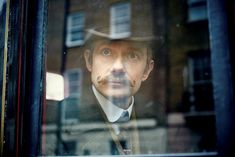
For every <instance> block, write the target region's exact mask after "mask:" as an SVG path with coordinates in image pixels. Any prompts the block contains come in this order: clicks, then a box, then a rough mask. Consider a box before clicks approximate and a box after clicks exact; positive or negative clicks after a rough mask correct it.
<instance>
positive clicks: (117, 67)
mask: <svg viewBox="0 0 235 157" xmlns="http://www.w3.org/2000/svg"><path fill="white" fill-rule="evenodd" d="M112 74H113V75H117V76H120V75H124V74H125V64H124V62H123V61H122V59H117V60H115V61H114V63H113V67H112Z"/></svg>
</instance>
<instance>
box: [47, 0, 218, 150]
mask: <svg viewBox="0 0 235 157" xmlns="http://www.w3.org/2000/svg"><path fill="white" fill-rule="evenodd" d="M181 2H184V3H181ZM187 2H188V3H187ZM193 3H195V1H194V2H193V1H190V0H188V1H179V0H176V1H165V0H159V1H154V0H146V1H141V0H135V1H126V0H111V1H99V0H88V1H79V0H70V2H69V4H68V6H67V9H68V10H67V12H66V13H67V17H66V18H67V23H66V24H65V25H66V28H67V29H66V32H67V34H66V35H65V36H64V39H63V27H64V22H63V20H64V17H63V16H65V14H64V12H63V10H64V9H66V5H65V1H64V0H50V1H49V13H48V14H49V18H48V38H47V39H48V43H47V45H48V48H47V50H48V57H47V60H48V62H47V68H48V71H50V72H55V73H60V71H61V65H62V64H63V63H62V62H63V60H62V59H61V56H64V57H65V60H64V63H65V68H64V69H62V70H63V71H64V77H65V80H66V81H65V82H66V85H65V86H66V93H65V94H66V95H67V96H70V97H69V98H70V99H69V102H67V103H66V104H67V105H64V106H63V107H62V109H63V111H62V121H67V122H69V123H73V124H74V123H77V124H80V125H81V123H82V121H81V119H82V118H81V117H82V116H84V115H83V114H82V113H81V114H78V115H77V114H76V113H79V112H80V111H81V110H82V108H81V106H82V104H94V101H95V100H91V99H90V96H89V95H87V94H86V93H88V91H87V90H88V88H89V87H90V80H89V79H87V78H90V76H89V73H88V71H87V70H86V68H85V66H84V60H83V44H84V39H85V34H84V30H85V29H87V28H93V27H94V25H95V26H97V25H98V26H105V27H107V28H109V30H110V33H111V34H113V35H117V36H118V34H115V33H114V30H115V29H116V30H118V29H119V28H120V30H122V31H124V33H121V35H120V34H119V35H120V37H125V36H127V37H128V34H129V33H131V32H132V31H135V29H136V26H137V23H138V22H142V23H144V25H146V27H147V26H148V28H149V26H150V28H152V31H153V32H154V35H155V36H156V37H157V38H163V39H164V41H165V44H164V45H163V46H162V47H155V49H154V56H155V59H156V64H155V65H156V66H155V69H154V71H153V72H152V74H151V77H150V78H149V80H147V82H145V83H144V84H143V86H142V87H141V89H140V92H138V93H137V95H136V100H135V102H136V109H137V112H138V113H139V114H140V115H141V117H142V118H147V120H150V121H146V122H152V120H153V119H154V123H156V124H157V125H156V126H157V127H154V129H152V130H151V129H150V130H148V132H147V131H143V132H142V134H141V136H142V137H144V138H149V140H150V143H151V144H155V145H157V146H158V145H164V146H162V147H161V148H159V147H158V148H159V149H156V153H158V152H159V153H164V152H166V151H168V152H194V151H201V150H204V149H205V146H201V147H203V148H199V147H200V146H199V144H198V143H200V139H201V133H198V132H197V131H198V130H196V133H195V130H193V131H192V130H191V128H187V127H188V126H187V127H185V124H188V123H189V126H191V125H192V123H191V121H193V122H194V123H198V119H197V118H198V116H197V115H198V113H199V112H189V111H200V112H201V111H206V112H202V113H203V114H201V115H203V116H205V117H209V118H208V120H206V123H205V124H202V125H203V126H205V125H206V124H207V122H211V119H212V123H213V120H214V119H213V114H214V113H213V100H211V96H212V95H208V93H210V92H211V90H212V89H211V76H210V66H208V64H209V63H210V62H209V60H208V59H209V56H210V50H209V39H208V37H209V33H208V25H207V19H206V16H205V9H206V8H205V4H206V0H201V1H200V2H199V3H198V4H193ZM116 7H119V9H122V10H123V12H124V16H125V14H126V16H125V17H121V18H120V20H121V22H119V23H121V24H120V26H115V28H111V27H112V24H113V21H110V19H115V16H116V15H117V14H118V13H115V8H116ZM197 7H198V8H197ZM100 8H102V9H100ZM101 10H102V11H101ZM112 12H114V13H112ZM146 17H148V18H146ZM122 20H123V21H122ZM114 23H115V22H114ZM117 23H118V22H117ZM144 28H145V26H143V29H142V30H143V32H144V31H145V29H144ZM58 32H59V33H58ZM63 41H64V44H65V48H64V47H63ZM156 45H157V44H156ZM63 51H64V52H65V53H64V54H65V55H62V52H63ZM52 60H53V61H52ZM208 89H209V90H208ZM198 93H199V94H198ZM203 94H204V97H203V99H201V96H202V95H203ZM202 100H207V101H206V103H204V102H203V101H202ZM53 103H55V102H49V101H48V110H47V112H48V113H47V115H53V114H54V113H56V111H59V109H58V105H56V104H57V103H55V104H54V105H52V104H53ZM143 104H144V107H145V109H143V108H142V106H143ZM90 107H91V108H92V106H90ZM165 108H166V110H167V112H168V113H171V112H181V111H186V114H185V115H184V114H181V113H180V114H172V115H171V114H169V116H168V121H166V119H167V116H166V114H165ZM51 111H53V113H51ZM91 113H92V110H88V111H87V113H86V115H90V114H91ZM195 113H196V114H195ZM79 116H80V119H79ZM203 116H202V117H199V119H200V118H204V117H203ZM172 117H173V120H172ZM177 117H180V118H179V119H178V118H177ZM184 117H186V120H189V121H185V119H184ZM79 120H80V123H79ZM55 121H56V117H55V116H54V117H53V116H51V117H50V119H48V123H50V124H53V123H54V122H55ZM166 123H168V126H169V128H168V131H167V133H168V139H167V138H165V137H164V136H165V132H164V129H162V130H161V128H159V127H158V126H163V125H164V124H166ZM53 127H54V128H53ZM63 127H66V126H63ZM75 127H77V128H76V129H78V130H79V129H82V128H80V127H79V125H78V126H75ZM88 127H89V126H88ZM149 127H150V128H151V127H152V126H151V125H149ZM191 127H192V128H194V127H195V126H191ZM196 127H199V126H196ZM210 127H211V128H213V126H210ZM56 128H57V127H56V125H54V124H53V125H52V126H51V132H53V131H55V130H56ZM147 128H148V127H147ZM211 128H209V129H211ZM76 129H75V130H76ZM145 129H146V128H145ZM48 131H49V132H50V129H49V130H48ZM200 131H203V130H199V132H200ZM204 131H205V130H204ZM207 131H208V130H206V131H205V132H207ZM213 131H214V130H212V132H213ZM150 134H152V135H156V136H158V138H159V137H160V136H161V139H162V140H164V141H159V142H160V143H154V141H151V137H150V136H149V135H150ZM202 134H204V133H202ZM53 136H54V137H53ZM53 136H50V137H49V136H48V137H49V138H48V140H49V141H50V140H51V139H52V140H53V138H55V139H54V140H55V141H56V136H55V135H53ZM65 136H66V135H65ZM176 136H177V138H175V137H176ZM204 136H205V135H204ZM75 138H76V136H74V137H72V136H71V137H67V143H68V144H69V142H70V144H71V141H72V140H71V139H75ZM68 139H70V140H68ZM167 140H168V146H166V141H167ZM65 142H66V141H65ZM73 142H74V141H73ZM73 142H72V143H73ZM162 143H163V144H162ZM72 145H74V144H72ZM209 145H210V144H209ZM212 146H213V144H212ZM143 147H144V146H143ZM166 147H167V148H168V149H166ZM55 148H56V142H55V146H53V148H52V152H53V151H55ZM208 149H209V150H210V148H208ZM208 149H207V148H206V150H208ZM74 150H75V151H76V149H75V148H74ZM146 153H147V151H146Z"/></svg>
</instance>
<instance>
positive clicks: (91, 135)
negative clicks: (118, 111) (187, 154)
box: [44, 119, 166, 155]
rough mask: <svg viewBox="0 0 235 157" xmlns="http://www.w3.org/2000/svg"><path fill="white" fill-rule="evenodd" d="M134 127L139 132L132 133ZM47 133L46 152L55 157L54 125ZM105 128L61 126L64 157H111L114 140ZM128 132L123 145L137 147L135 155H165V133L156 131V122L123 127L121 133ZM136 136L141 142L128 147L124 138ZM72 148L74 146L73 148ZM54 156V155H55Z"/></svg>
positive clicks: (100, 125) (98, 124)
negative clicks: (66, 156)
mask: <svg viewBox="0 0 235 157" xmlns="http://www.w3.org/2000/svg"><path fill="white" fill-rule="evenodd" d="M134 123H137V124H136V125H137V126H138V132H135V131H136V130H135V129H133V127H132V126H133V125H134ZM44 127H45V129H46V140H47V145H46V147H47V152H46V154H50V155H53V154H54V153H55V150H56V147H57V146H56V131H57V126H56V125H55V124H52V125H47V126H44ZM106 127H107V126H106V124H105V123H102V122H89V123H77V124H69V125H62V127H61V129H62V130H61V134H62V136H61V137H62V139H61V144H62V149H63V151H61V153H62V154H61V155H74V154H75V155H87V154H90V155H92V154H93V155H97V154H99V155H105V154H106V155H108V154H112V153H115V150H114V149H115V147H112V144H113V142H112V137H111V135H110V133H109V130H106V129H104V128H106ZM123 128H125V133H124V135H123V137H122V140H121V141H123V143H125V144H126V145H138V147H139V148H135V150H134V151H135V152H132V153H134V154H139V153H141V154H151V153H165V152H166V129H164V128H161V127H157V122H156V120H155V119H141V120H137V121H130V122H128V123H121V124H119V125H118V129H120V130H122V129H123ZM134 133H137V135H138V141H137V139H136V140H135V143H128V140H127V137H126V136H125V135H134ZM71 145H73V146H71ZM54 155H55V154H54Z"/></svg>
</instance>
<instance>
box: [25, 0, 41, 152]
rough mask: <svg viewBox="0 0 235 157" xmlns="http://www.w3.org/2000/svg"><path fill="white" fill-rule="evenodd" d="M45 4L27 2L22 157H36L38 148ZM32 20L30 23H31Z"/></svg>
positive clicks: (38, 0)
mask: <svg viewBox="0 0 235 157" xmlns="http://www.w3.org/2000/svg"><path fill="white" fill-rule="evenodd" d="M45 4H46V0H36V1H29V6H30V8H29V13H31V15H28V18H29V21H30V22H32V24H33V25H32V30H31V32H30V33H29V35H28V36H27V38H28V40H30V39H32V40H31V41H29V45H27V46H28V48H29V51H30V53H29V54H30V60H29V63H28V64H29V66H30V67H29V70H28V72H29V73H27V75H28V76H27V77H29V87H30V88H29V92H28V96H29V98H28V100H27V101H28V102H27V107H26V109H25V110H24V112H25V114H27V116H26V117H25V119H24V123H25V124H24V135H23V137H24V145H23V149H24V154H23V156H28V157H36V156H37V155H38V153H39V147H40V133H41V132H40V131H41V112H42V111H41V108H42V104H43V93H44V92H43V90H44V87H43V85H44V75H45V71H44V32H45V22H46V20H45V18H46V16H45V13H46V12H45V11H46V10H45ZM31 20H32V21H31Z"/></svg>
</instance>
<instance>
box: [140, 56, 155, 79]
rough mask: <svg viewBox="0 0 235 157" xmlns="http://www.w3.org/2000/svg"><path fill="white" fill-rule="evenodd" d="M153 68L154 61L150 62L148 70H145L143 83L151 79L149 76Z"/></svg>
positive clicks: (147, 66)
mask: <svg viewBox="0 0 235 157" xmlns="http://www.w3.org/2000/svg"><path fill="white" fill-rule="evenodd" d="M153 67H154V61H153V60H150V61H149V62H148V63H147V65H146V68H145V71H144V74H143V77H142V81H145V80H147V78H148V77H149V74H150V73H151V71H152V70H153Z"/></svg>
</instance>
